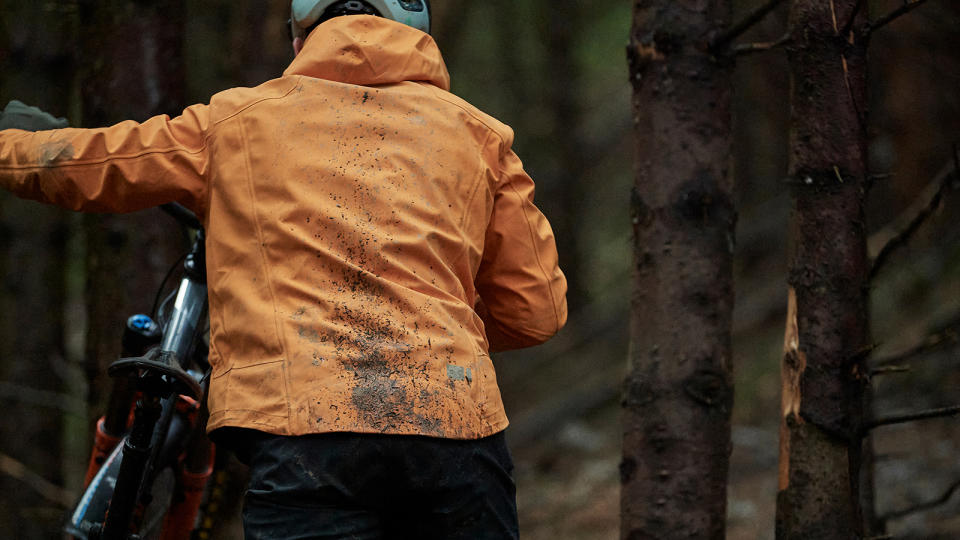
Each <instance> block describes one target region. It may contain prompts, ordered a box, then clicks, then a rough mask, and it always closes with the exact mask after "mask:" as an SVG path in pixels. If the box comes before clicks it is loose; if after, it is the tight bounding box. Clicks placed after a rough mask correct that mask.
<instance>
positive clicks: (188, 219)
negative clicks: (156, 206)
mask: <svg viewBox="0 0 960 540" xmlns="http://www.w3.org/2000/svg"><path fill="white" fill-rule="evenodd" d="M160 209H161V210H163V211H164V212H166V213H167V214H168V215H170V216H171V217H172V218H173V219H175V220H177V221H178V222H179V223H180V224H181V225H183V226H184V227H190V228H191V229H194V230H198V231H199V230H200V229H202V228H203V224H202V223H200V220H199V219H197V216H196V214H194V213H193V212H191V211H190V210H189V209H188V208H187V207H186V206H183V205H182V204H180V203H175V202H172V203H167V204H162V205H160Z"/></svg>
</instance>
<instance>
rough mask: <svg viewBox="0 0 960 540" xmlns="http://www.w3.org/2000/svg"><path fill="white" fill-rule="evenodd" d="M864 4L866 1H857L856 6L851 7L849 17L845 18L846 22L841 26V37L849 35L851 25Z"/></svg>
mask: <svg viewBox="0 0 960 540" xmlns="http://www.w3.org/2000/svg"><path fill="white" fill-rule="evenodd" d="M865 3H866V0H857V4H856V5H855V6H853V11H851V12H850V16H849V17H847V22H846V23H845V24H844V25H843V29H842V30H840V35H841V36H846V35H849V34H850V30H852V29H853V23H854V22H855V21H856V20H857V15H859V14H860V10H861V9H863V5H864V4H865Z"/></svg>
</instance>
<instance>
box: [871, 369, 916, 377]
mask: <svg viewBox="0 0 960 540" xmlns="http://www.w3.org/2000/svg"><path fill="white" fill-rule="evenodd" d="M910 369H911V368H910V366H883V367H878V368H876V369H871V370H870V376H871V377H875V376H877V375H886V374H888V373H906V372H908V371H910Z"/></svg>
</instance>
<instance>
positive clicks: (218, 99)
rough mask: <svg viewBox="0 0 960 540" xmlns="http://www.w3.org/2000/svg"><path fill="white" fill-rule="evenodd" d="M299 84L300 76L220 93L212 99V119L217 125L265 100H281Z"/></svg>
mask: <svg viewBox="0 0 960 540" xmlns="http://www.w3.org/2000/svg"><path fill="white" fill-rule="evenodd" d="M299 83H300V77H299V76H284V77H280V78H277V79H271V80H269V81H267V82H265V83H263V84H261V85H259V86H255V87H253V88H248V87H243V86H238V87H235V88H230V89H228V90H223V91H222V92H218V93H216V94H214V95H213V97H212V98H210V119H211V121H212V123H214V124H216V123H219V122H222V121H224V120H228V119H230V118H232V117H234V116H236V115H237V114H240V113H241V112H243V111H245V110H247V109H249V108H250V107H252V106H254V105H256V104H258V103H260V102H263V101H265V100H270V99H281V98H283V97H284V96H286V95H288V94H290V92H292V91H294V90H295V89H296V88H297V86H298V85H299Z"/></svg>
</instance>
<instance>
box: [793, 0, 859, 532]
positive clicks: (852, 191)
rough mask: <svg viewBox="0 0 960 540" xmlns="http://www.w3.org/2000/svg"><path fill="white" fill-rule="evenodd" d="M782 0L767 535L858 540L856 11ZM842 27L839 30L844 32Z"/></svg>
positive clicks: (837, 2)
mask: <svg viewBox="0 0 960 540" xmlns="http://www.w3.org/2000/svg"><path fill="white" fill-rule="evenodd" d="M858 4H859V2H858V1H857V0H831V1H830V2H823V1H820V0H793V2H792V4H791V9H790V32H791V35H792V38H793V43H792V44H791V46H790V47H789V49H788V52H789V60H790V70H791V78H792V85H791V86H792V88H793V91H792V107H791V125H792V127H791V134H790V138H791V141H790V146H791V152H790V177H791V179H792V184H793V186H794V187H793V200H794V211H793V215H792V217H791V231H792V247H791V251H790V263H789V284H790V295H789V309H788V315H787V317H788V318H787V329H786V336H785V340H784V357H783V364H782V379H783V395H782V414H783V422H782V425H781V434H780V492H779V495H778V497H777V538H779V539H809V538H817V539H823V540H830V539H841V538H843V539H849V538H860V537H861V536H862V533H863V530H862V529H863V528H862V522H861V515H860V510H859V474H860V460H861V426H862V417H863V400H864V384H865V371H864V365H863V359H864V357H865V356H866V355H865V354H864V353H865V347H866V346H867V344H868V343H869V330H868V315H867V277H868V272H869V268H868V263H867V252H866V226H865V223H864V198H865V181H866V176H867V168H866V129H865V124H866V110H865V107H866V105H867V99H866V43H865V41H864V39H863V36H861V35H859V34H858V32H860V29H861V28H862V23H863V22H864V19H863V17H864V16H865V15H864V11H863V10H860V11H859V13H858V14H857V15H856V18H857V20H856V21H854V22H856V24H850V25H848V24H847V23H848V21H849V20H850V18H851V17H852V16H854V15H853V13H854V11H855V9H856V6H857V5H858ZM848 28H849V29H851V30H846V29H848Z"/></svg>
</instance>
